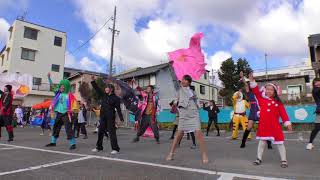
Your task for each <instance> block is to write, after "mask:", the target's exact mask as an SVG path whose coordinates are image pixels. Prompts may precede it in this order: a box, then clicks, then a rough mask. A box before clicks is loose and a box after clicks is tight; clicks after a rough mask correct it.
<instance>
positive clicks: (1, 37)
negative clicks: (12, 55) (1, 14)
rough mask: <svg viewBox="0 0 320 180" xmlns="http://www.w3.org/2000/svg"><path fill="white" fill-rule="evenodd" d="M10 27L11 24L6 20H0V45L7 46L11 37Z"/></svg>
mask: <svg viewBox="0 0 320 180" xmlns="http://www.w3.org/2000/svg"><path fill="white" fill-rule="evenodd" d="M9 27H10V25H9V23H8V22H7V21H6V20H5V19H3V18H0V43H1V44H0V45H5V43H6V41H7V38H8V35H9V32H8V29H9Z"/></svg>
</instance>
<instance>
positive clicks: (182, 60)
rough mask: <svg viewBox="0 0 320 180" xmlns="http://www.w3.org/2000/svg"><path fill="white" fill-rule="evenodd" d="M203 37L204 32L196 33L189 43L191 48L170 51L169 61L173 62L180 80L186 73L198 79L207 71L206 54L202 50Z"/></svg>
mask: <svg viewBox="0 0 320 180" xmlns="http://www.w3.org/2000/svg"><path fill="white" fill-rule="evenodd" d="M202 38H203V33H201V32H200V33H196V34H194V35H193V36H192V38H191V39H190V43H189V48H187V49H178V50H175V51H173V52H169V53H168V56H169V59H170V60H169V61H170V62H171V63H172V66H173V69H174V71H175V73H176V76H177V78H178V80H182V77H183V76H184V75H186V74H188V75H190V76H191V77H192V79H194V80H198V79H200V77H201V76H202V75H203V74H204V73H206V69H205V66H206V65H207V64H206V63H205V62H204V55H203V53H202V51H201V46H200V41H201V39H202Z"/></svg>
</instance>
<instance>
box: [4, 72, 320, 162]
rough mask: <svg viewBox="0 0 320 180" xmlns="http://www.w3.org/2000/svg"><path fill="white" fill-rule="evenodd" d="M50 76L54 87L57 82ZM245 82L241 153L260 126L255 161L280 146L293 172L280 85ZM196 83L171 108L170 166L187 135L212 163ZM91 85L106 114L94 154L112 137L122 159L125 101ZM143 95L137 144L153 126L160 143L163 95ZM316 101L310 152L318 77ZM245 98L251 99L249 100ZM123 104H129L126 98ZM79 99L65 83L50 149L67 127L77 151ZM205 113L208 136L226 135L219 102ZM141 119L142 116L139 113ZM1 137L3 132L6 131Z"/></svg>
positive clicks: (187, 84) (185, 81)
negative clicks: (121, 127) (214, 132)
mask: <svg viewBox="0 0 320 180" xmlns="http://www.w3.org/2000/svg"><path fill="white" fill-rule="evenodd" d="M48 77H49V82H50V84H52V81H51V79H50V76H48ZM240 78H241V81H243V83H244V85H245V91H244V92H243V90H239V91H237V92H235V93H234V95H233V97H232V99H233V107H234V115H233V120H232V122H233V132H232V139H237V138H238V129H239V124H241V125H242V127H243V130H244V133H243V138H242V141H241V145H240V148H245V147H246V141H247V139H251V131H252V129H253V126H254V123H255V122H258V121H259V124H258V129H257V132H256V138H257V139H258V140H259V143H258V149H257V158H256V160H255V161H254V162H253V164H254V165H260V164H261V163H262V156H263V152H264V149H265V147H266V146H268V148H269V149H271V148H272V145H271V143H273V144H274V145H276V146H277V148H278V150H279V154H280V158H281V161H280V166H281V167H282V168H287V167H288V162H287V157H286V149H285V146H284V133H283V129H282V124H281V123H280V122H279V119H280V118H281V120H282V123H283V124H284V125H285V126H286V127H287V129H288V131H289V132H291V131H292V124H291V122H290V120H289V117H288V115H287V112H286V110H285V107H284V105H283V103H282V101H281V99H280V98H279V96H278V93H277V92H278V89H277V86H276V85H275V84H272V83H267V84H265V85H264V86H263V87H262V88H259V86H258V85H257V83H256V82H255V80H254V77H253V73H250V74H249V77H248V78H246V77H245V76H244V75H243V73H242V72H241V73H240ZM192 81H193V80H192V78H191V76H189V75H185V76H183V78H182V80H181V82H180V85H179V90H178V97H177V99H176V100H174V101H172V102H171V103H170V106H171V113H174V114H176V121H175V124H174V128H173V132H172V136H171V137H170V139H173V142H172V145H171V148H170V151H169V153H168V155H167V156H166V160H167V161H170V160H173V159H174V155H175V152H176V148H177V146H178V145H179V144H180V142H181V139H182V137H183V136H184V133H187V134H189V135H190V136H191V137H192V141H193V145H192V147H191V148H193V149H194V148H195V147H196V140H197V142H198V143H199V147H200V152H201V159H202V162H203V163H204V164H206V163H208V161H209V158H208V154H207V148H206V143H205V141H204V137H203V134H202V132H201V121H200V117H199V112H198V109H199V108H200V107H201V105H200V104H199V101H198V99H197V96H196V94H195V92H194V90H193V89H192V88H191V83H192ZM91 85H92V87H93V89H94V91H96V92H97V94H99V96H100V99H101V110H100V126H99V129H98V139H97V143H96V147H95V148H94V149H93V150H92V151H94V152H99V151H102V150H103V138H104V136H105V134H106V132H108V134H109V137H110V143H111V148H112V151H111V154H118V153H119V152H120V147H119V145H118V141H117V135H116V129H117V128H116V112H117V114H118V116H119V118H120V120H121V121H124V118H123V115H122V112H121V108H120V104H121V98H120V97H119V96H117V95H116V94H115V86H114V85H113V84H111V83H109V84H106V86H105V88H104V89H101V88H100V87H99V86H98V85H97V83H96V81H95V78H94V76H93V77H92V82H91ZM11 89H12V87H11V86H10V85H6V86H5V87H4V91H0V95H1V98H0V125H1V127H3V126H5V127H6V130H7V132H8V137H9V139H8V141H13V127H12V118H10V112H11V109H12V101H13V95H12V92H11ZM136 89H137V90H138V92H139V94H140V95H141V96H142V100H141V101H140V102H139V103H138V104H137V106H138V108H139V111H137V112H139V113H138V116H139V117H138V118H136V120H137V121H136V122H137V123H138V130H137V134H136V136H135V137H134V138H133V140H132V141H133V142H134V143H135V142H138V141H139V138H140V136H142V135H143V134H144V133H145V131H146V129H147V128H148V127H151V129H152V131H153V134H154V138H155V141H156V143H157V144H159V143H160V137H159V129H158V124H157V120H156V115H157V113H158V112H159V111H160V108H159V96H158V93H157V92H155V90H154V87H153V86H151V85H149V86H148V87H147V89H146V90H145V91H144V90H142V89H141V88H140V87H139V86H138V87H137V88H136ZM312 94H313V97H314V99H315V102H316V105H317V108H316V113H317V119H316V122H315V128H314V129H313V131H312V132H311V135H310V142H309V143H308V144H307V147H306V148H307V149H308V150H311V149H312V148H313V144H312V143H313V140H314V138H315V137H316V135H317V133H318V132H319V131H320V78H316V79H315V80H314V81H313V91H312ZM244 96H245V97H246V98H244ZM122 100H123V99H122ZM75 101H76V100H75V98H74V96H73V95H72V93H71V92H70V82H69V81H68V80H65V79H64V80H61V81H60V83H59V85H58V87H57V90H56V92H55V97H54V99H53V101H52V105H51V108H50V114H51V116H52V118H54V119H55V123H54V126H53V130H52V136H51V142H50V143H49V144H47V145H46V146H47V147H53V146H56V144H57V140H58V138H59V134H60V130H61V127H62V125H64V126H65V131H66V134H67V139H68V140H69V143H70V150H74V149H76V148H77V146H76V139H75V138H76V136H79V134H76V133H74V130H73V128H72V126H73V124H72V122H73V121H72V118H73V117H74V116H75V108H74V103H76V102H75ZM202 108H203V109H204V110H206V111H208V118H209V121H208V127H207V131H206V135H207V136H208V135H209V130H210V127H211V125H212V123H213V124H214V126H215V128H216V130H217V136H220V130H219V127H218V125H217V121H218V119H217V114H218V113H219V112H220V110H219V108H218V107H217V106H216V105H215V103H214V101H210V103H209V106H207V105H206V104H203V105H202ZM247 109H250V113H249V116H248V118H247V116H246V110H247ZM76 114H77V117H78V119H79V120H80V121H78V122H79V123H80V125H79V126H77V127H78V128H77V129H76V130H78V132H79V131H80V129H82V131H84V132H85V138H87V135H86V130H85V124H84V122H85V121H86V120H85V118H86V110H85V106H84V105H82V106H81V108H80V111H78V112H77V113H76ZM136 115H137V114H136ZM0 137H1V128H0Z"/></svg>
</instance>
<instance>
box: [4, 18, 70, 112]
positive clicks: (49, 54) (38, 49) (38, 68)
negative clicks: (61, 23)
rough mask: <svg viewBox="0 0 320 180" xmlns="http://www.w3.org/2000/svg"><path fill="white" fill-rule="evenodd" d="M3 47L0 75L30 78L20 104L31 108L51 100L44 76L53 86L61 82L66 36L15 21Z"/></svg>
mask: <svg viewBox="0 0 320 180" xmlns="http://www.w3.org/2000/svg"><path fill="white" fill-rule="evenodd" d="M8 31H9V33H10V34H9V37H8V40H7V42H6V45H5V46H4V47H3V48H2V50H1V51H0V73H21V74H30V75H32V77H33V88H32V91H31V93H30V94H29V95H28V96H26V97H25V98H23V99H18V100H15V101H18V102H19V103H20V104H22V105H24V106H31V105H33V104H35V103H39V102H42V101H44V100H46V99H50V98H52V97H53V93H52V92H51V91H50V86H49V84H48V79H47V74H48V72H50V73H51V77H52V80H53V82H54V83H58V82H59V81H60V80H61V79H62V78H63V70H64V63H65V50H66V41H67V36H66V33H65V32H62V31H59V30H55V29H52V28H49V27H44V26H41V25H38V24H34V23H30V22H26V21H24V20H19V19H17V20H15V21H14V23H13V24H12V26H11V27H10V28H9V30H8Z"/></svg>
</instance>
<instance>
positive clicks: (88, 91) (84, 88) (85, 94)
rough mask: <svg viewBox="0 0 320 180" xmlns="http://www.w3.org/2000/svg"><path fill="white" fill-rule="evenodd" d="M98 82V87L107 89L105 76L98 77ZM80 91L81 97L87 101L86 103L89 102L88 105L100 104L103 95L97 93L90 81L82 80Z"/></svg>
mask: <svg viewBox="0 0 320 180" xmlns="http://www.w3.org/2000/svg"><path fill="white" fill-rule="evenodd" d="M96 83H97V84H98V87H99V88H100V89H103V90H104V89H105V87H106V84H105V83H104V81H103V78H101V77H99V78H97V79H96ZM79 92H80V95H81V97H82V98H83V99H84V100H85V101H86V103H87V104H88V106H90V105H91V104H93V105H98V104H99V100H100V99H101V97H100V96H99V95H98V94H97V92H96V91H95V90H93V89H92V88H91V87H90V85H89V83H87V82H82V83H81V85H80V87H79Z"/></svg>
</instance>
